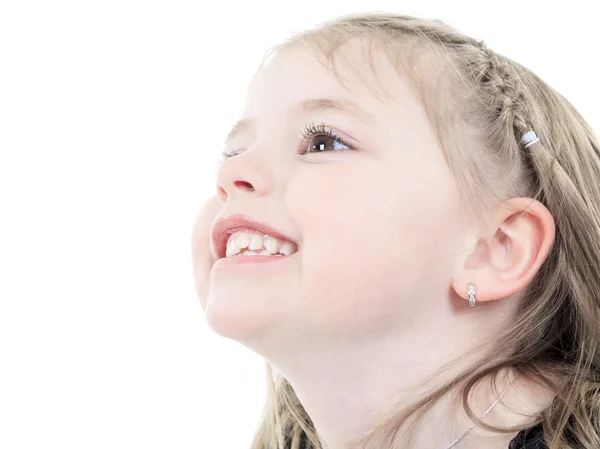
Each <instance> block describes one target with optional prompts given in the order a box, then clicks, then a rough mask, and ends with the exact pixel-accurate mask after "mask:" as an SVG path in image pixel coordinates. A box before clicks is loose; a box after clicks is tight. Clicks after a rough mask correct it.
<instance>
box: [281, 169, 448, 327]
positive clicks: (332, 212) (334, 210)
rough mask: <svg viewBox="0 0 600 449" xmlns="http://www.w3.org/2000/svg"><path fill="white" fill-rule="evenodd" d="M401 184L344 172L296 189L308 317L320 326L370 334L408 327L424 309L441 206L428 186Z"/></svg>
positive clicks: (375, 174)
mask: <svg viewBox="0 0 600 449" xmlns="http://www.w3.org/2000/svg"><path fill="white" fill-rule="evenodd" d="M401 179H403V178H402V177H400V178H399V177H398V176H395V175H391V174H387V175H386V174H385V173H384V172H383V171H382V170H373V173H371V174H369V173H368V172H367V171H366V170H360V171H358V170H357V172H356V173H352V172H350V171H349V172H343V171H341V170H339V171H337V172H336V175H335V176H333V175H332V176H326V177H320V180H319V182H315V180H313V181H312V182H308V181H307V180H303V181H302V183H299V186H300V185H301V186H302V188H300V187H298V189H297V190H291V191H290V198H289V199H290V205H293V206H290V207H292V209H293V211H294V212H295V213H297V215H296V216H295V220H296V221H297V222H298V223H299V228H300V229H302V237H303V243H304V246H303V250H304V255H303V258H302V263H303V267H302V298H301V300H302V303H301V307H306V310H304V311H303V313H302V316H303V317H306V319H307V320H308V321H309V322H311V323H312V325H313V326H314V327H315V328H320V329H323V328H327V331H328V332H338V331H339V332H340V333H344V334H345V335H346V336H351V335H352V334H353V333H354V334H355V335H356V336H357V337H358V336H360V335H363V336H364V335H365V334H368V333H373V332H383V331H385V329H386V328H387V327H389V326H398V325H402V320H407V319H408V318H407V317H409V316H410V313H407V312H411V311H412V310H414V309H417V308H418V301H415V300H414V299H415V298H417V297H418V294H419V293H420V291H421V290H419V289H420V288H421V286H422V284H423V283H424V282H425V281H426V280H424V279H423V278H424V277H427V278H430V277H431V276H432V273H431V270H432V269H434V268H433V267H428V266H427V265H428V263H430V262H428V261H430V260H431V255H432V253H435V248H436V241H435V240H436V234H437V236H438V237H439V230H435V226H434V223H438V226H439V222H440V217H439V214H440V205H439V204H437V203H436V202H435V201H434V200H433V199H432V198H433V197H431V198H430V195H429V191H428V190H427V189H428V187H421V188H419V187H415V185H417V186H418V185H419V184H415V183H414V181H412V180H411V181H408V180H407V184H406V185H405V184H403V181H401ZM356 180H360V182H357V181H356ZM409 182H410V184H408V183H409ZM416 190H418V191H416ZM406 325H407V326H409V325H410V323H406Z"/></svg>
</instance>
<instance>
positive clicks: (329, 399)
mask: <svg viewBox="0 0 600 449" xmlns="http://www.w3.org/2000/svg"><path fill="white" fill-rule="evenodd" d="M344 54H345V55H346V57H349V58H351V60H354V61H356V63H357V64H359V63H360V64H362V65H363V66H366V64H368V62H364V61H362V62H358V61H360V58H361V50H360V47H359V46H358V45H356V42H352V41H351V42H350V43H348V44H346V45H345V47H344ZM352 58H354V59H352ZM373 62H374V63H375V69H376V72H375V73H377V77H378V80H377V81H378V82H379V83H381V85H382V86H384V88H385V89H386V90H387V91H390V92H394V93H395V96H396V98H397V99H399V100H398V101H380V100H379V99H378V98H376V97H375V96H374V95H373V93H372V91H371V90H370V88H369V87H368V86H366V85H365V84H364V82H362V81H361V80H359V79H356V78H355V77H353V75H351V74H350V73H349V72H348V73H346V75H347V76H348V81H349V82H348V86H349V88H350V89H349V90H348V89H347V88H346V87H344V86H343V85H341V84H340V83H339V81H338V80H337V79H336V77H335V75H334V74H333V73H332V72H330V71H329V70H327V69H326V68H325V67H323V66H322V65H321V64H319V62H318V61H317V60H316V59H315V58H314V56H312V55H311V54H310V53H308V52H306V51H305V50H303V49H300V48H296V49H294V50H291V51H289V52H288V53H284V54H282V55H280V56H278V57H277V58H276V59H275V60H273V61H272V62H270V64H269V65H267V66H266V67H265V68H264V69H263V70H262V71H261V72H260V73H259V74H258V75H257V77H256V78H255V79H254V80H253V82H252V84H251V86H250V89H249V90H248V94H247V97H246V102H245V107H244V110H243V113H242V117H241V118H253V119H255V120H256V122H255V123H254V125H253V127H250V128H246V129H245V130H244V131H243V132H241V133H239V134H237V135H236V136H235V137H234V138H233V139H232V140H231V141H230V142H229V146H230V147H231V148H232V149H235V150H237V151H239V154H237V155H236V156H234V157H232V158H230V159H228V160H227V161H226V162H224V163H223V164H222V166H221V167H220V169H219V172H218V178H217V185H216V195H215V196H213V197H212V198H211V199H210V200H209V201H208V202H207V203H206V205H205V206H204V207H203V208H202V210H201V211H200V213H199V214H198V217H197V220H196V222H195V224H194V228H193V235H192V254H193V263H194V279H195V283H196V289H197V293H198V296H199V298H200V302H201V305H202V307H203V309H204V311H205V313H206V317H207V322H208V324H209V326H210V327H211V329H212V330H214V331H215V332H216V333H218V334H219V335H221V336H223V337H226V338H231V339H234V340H236V341H238V342H240V343H242V344H243V345H245V346H246V347H248V348H250V349H251V350H253V351H255V352H256V353H258V354H260V355H261V356H263V357H265V358H266V359H267V360H268V361H270V362H271V363H272V364H273V365H274V366H275V367H276V368H277V370H279V371H280V372H281V373H282V374H283V375H284V376H285V377H286V379H288V381H289V382H290V384H291V385H292V386H293V388H294V390H295V392H296V394H297V395H298V398H299V399H300V401H301V403H302V405H303V406H304V408H305V409H306V411H307V412H308V414H309V415H310V417H311V419H312V420H313V423H314V425H315V427H316V430H317V432H318V434H319V437H320V439H321V441H322V442H323V446H324V447H326V448H328V449H342V448H352V447H355V446H354V445H353V442H354V441H355V440H356V439H357V438H358V437H359V436H360V435H361V433H362V432H365V431H366V430H367V429H368V428H369V427H370V425H372V424H373V423H374V422H375V419H376V415H377V414H378V413H380V412H382V411H384V410H385V409H386V407H388V406H390V405H392V404H393V403H394V402H395V401H398V400H400V401H402V403H404V404H407V403H409V402H411V401H412V400H411V397H413V395H414V394H415V392H416V389H417V386H418V384H419V382H421V381H422V380H423V379H425V378H426V377H428V376H430V375H432V374H433V373H434V372H435V371H436V370H437V369H438V368H440V367H441V366H442V365H444V364H446V363H447V362H450V361H452V360H453V359H455V358H456V357H458V356H460V355H461V354H463V353H465V352H466V351H468V350H469V349H471V348H473V347H474V345H475V344H478V343H480V342H481V341H493V340H494V337H495V335H497V334H498V332H499V331H500V329H503V328H505V327H506V326H507V323H508V322H509V321H510V320H511V317H512V316H513V315H514V313H515V309H516V307H517V305H518V293H519V292H520V291H521V290H522V289H523V288H524V287H525V286H526V285H527V284H528V283H529V281H530V280H531V279H532V278H533V276H534V275H535V274H536V272H537V271H538V269H539V267H540V265H541V264H542V263H543V261H544V260H545V258H546V257H547V255H548V252H549V250H550V248H551V246H552V243H553V241H554V221H553V219H552V216H551V215H550V213H549V212H548V210H547V209H546V208H545V207H544V206H543V205H541V204H540V203H538V202H533V203H530V201H529V199H528V198H513V199H511V200H507V201H505V202H503V203H502V204H499V205H498V207H497V208H495V209H494V210H493V211H492V213H491V214H490V215H489V219H487V220H486V222H485V225H481V224H476V222H475V221H474V220H473V219H471V218H467V217H465V214H464V213H463V207H462V206H461V205H460V204H459V202H458V197H457V194H456V186H455V181H454V178H453V177H452V175H451V173H450V171H449V169H448V167H447V166H446V164H445V162H444V159H443V156H442V152H441V149H440V148H439V146H438V143H437V141H436V139H435V134H434V131H433V129H432V128H431V125H430V124H429V123H428V121H427V119H426V116H425V114H424V112H423V109H422V107H421V105H420V103H419V101H418V99H417V98H416V97H415V96H414V94H413V93H412V92H411V90H410V88H409V84H408V81H407V80H406V79H403V78H402V77H400V76H399V75H398V74H397V72H396V71H395V69H394V68H393V67H392V66H391V65H390V64H389V62H388V60H387V59H386V58H385V57H379V58H373ZM355 67H361V66H360V65H355ZM363 75H364V76H366V77H368V78H369V79H370V80H371V83H373V82H377V81H374V78H373V76H374V75H373V74H372V73H371V72H370V71H369V70H365V71H364V73H363ZM323 97H327V98H337V99H346V100H351V101H353V102H355V103H357V104H358V105H359V106H360V107H361V108H362V109H364V110H365V111H366V112H367V113H368V116H366V117H362V118H353V117H350V116H347V115H344V114H343V113H341V112H338V111H332V110H321V111H304V112H300V111H298V110H294V109H293V107H294V106H295V105H297V104H298V103H299V102H300V101H302V100H305V99H308V98H323ZM311 122H314V123H315V124H317V125H318V124H320V123H325V124H326V129H331V130H332V131H334V133H336V134H337V135H339V136H340V137H342V139H344V140H345V142H346V144H348V145H349V146H350V147H352V149H351V150H344V149H342V150H330V151H326V152H322V153H314V154H313V153H310V154H306V148H307V147H308V146H309V145H307V144H304V143H303V142H302V139H301V138H300V132H301V131H302V129H303V128H304V126H305V125H307V124H310V123H311ZM319 139H320V138H313V139H312V140H313V143H314V140H317V141H319ZM326 142H327V143H328V146H329V145H331V140H326ZM527 206H529V209H528V211H529V214H527V215H526V216H524V217H521V218H519V219H517V220H514V221H511V220H507V219H508V218H509V217H511V216H512V215H513V214H514V213H515V212H517V211H519V210H523V209H525V208H526V207H527ZM232 213H249V214H252V215H254V216H257V217H260V218H261V219H262V220H263V221H266V222H268V223H269V224H271V225H272V226H273V227H275V228H277V229H279V230H280V231H282V232H284V233H285V234H287V235H289V236H290V237H291V238H293V239H294V241H295V242H296V243H298V244H299V245H300V246H301V252H300V253H299V254H298V255H299V256H300V257H298V258H296V259H295V261H294V263H278V264H277V265H276V266H277V268H272V267H271V268H265V267H264V266H263V267H259V266H245V267H238V268H236V269H231V270H220V271H218V272H214V271H211V267H212V264H213V262H214V258H213V256H212V254H211V252H210V247H209V235H210V228H211V224H212V222H213V220H214V219H215V218H216V217H220V216H224V215H229V214H232ZM497 231H498V235H496V233H497ZM274 266H275V265H273V267H274ZM468 282H474V283H475V288H476V296H477V301H478V306H477V307H476V308H470V307H469V305H468V293H467V284H468ZM484 303H485V304H484ZM469 362H473V360H470V361H469V360H467V361H465V363H469ZM460 368H461V366H459V367H457V368H456V370H458V369H460ZM456 372H457V371H456ZM456 372H447V373H446V374H445V377H444V379H450V378H452V375H453V374H456ZM511 379H512V378H511ZM441 380H442V379H441V378H438V379H437V380H436V382H441ZM434 385H435V384H430V385H429V387H433V386H434ZM506 385H508V383H504V384H498V391H499V392H500V393H501V392H502V391H504V388H505V386H506ZM420 392H421V390H420ZM475 392H476V393H475V396H474V397H473V399H472V402H471V404H472V405H473V406H474V407H475V411H476V412H478V415H481V414H482V413H483V411H485V410H486V409H487V408H488V407H489V405H491V403H492V402H493V401H494V399H495V397H496V396H494V395H493V394H492V392H491V391H490V390H488V389H485V388H483V387H482V388H478V389H476V390H475ZM542 394H543V392H542V391H541V390H540V389H538V388H537V387H536V386H533V385H529V384H527V383H526V382H525V381H524V380H523V381H520V382H517V384H516V385H515V388H514V389H513V390H511V391H509V393H507V394H506V395H505V396H504V398H505V399H506V402H507V403H508V404H509V405H511V406H514V407H518V410H519V411H521V412H524V413H536V412H538V411H539V410H541V408H542V407H544V406H545V405H546V403H545V402H542V401H541V399H540V398H542ZM446 398H448V399H446ZM511 398H512V399H511ZM449 399H450V398H449V397H448V396H447V397H445V398H444V399H443V400H442V401H440V402H439V403H438V404H436V406H435V407H434V408H433V409H432V410H431V411H429V412H428V413H427V414H426V415H425V417H424V418H423V420H422V421H421V425H420V426H419V431H418V433H417V437H416V439H415V440H414V441H413V444H411V446H410V447H411V448H412V449H425V448H427V449H432V448H433V449H436V448H439V449H444V448H446V447H447V446H448V445H449V444H450V443H451V442H452V441H453V440H454V438H455V437H458V436H459V435H460V434H461V433H462V432H461V429H466V428H468V427H470V424H471V421H470V420H468V419H467V418H466V417H465V416H463V415H459V416H458V417H457V418H456V419H458V422H457V423H455V422H453V421H452V420H451V412H452V410H453V407H451V405H450V403H449ZM486 420H487V421H488V422H491V423H494V424H498V425H516V424H520V423H527V422H530V420H529V419H527V418H523V417H522V416H519V415H515V414H514V413H511V412H510V411H509V410H508V409H507V408H506V407H503V406H502V405H501V404H498V405H497V406H496V407H495V408H494V409H493V410H492V412H490V414H489V415H487V418H486ZM515 435H516V433H513V434H506V435H500V436H495V438H493V439H490V438H491V436H492V435H491V433H490V432H487V431H483V430H481V429H478V428H476V429H473V430H472V431H471V432H469V433H468V434H467V436H465V437H464V438H463V439H462V440H461V441H460V442H459V444H458V445H457V446H454V447H455V448H465V449H468V448H478V449H480V448H481V447H483V446H482V443H483V444H485V446H484V447H486V448H492V449H494V448H498V449H500V448H507V447H508V442H509V441H510V440H511V439H512V438H513V437H514V436H515Z"/></svg>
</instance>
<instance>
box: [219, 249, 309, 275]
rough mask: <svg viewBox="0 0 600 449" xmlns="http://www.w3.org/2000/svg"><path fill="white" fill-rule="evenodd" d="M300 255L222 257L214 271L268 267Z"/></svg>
mask: <svg viewBox="0 0 600 449" xmlns="http://www.w3.org/2000/svg"><path fill="white" fill-rule="evenodd" d="M296 254H298V251H296V252H295V253H294V254H290V255H289V256H233V257H222V258H221V259H219V260H217V261H216V262H215V263H214V265H213V267H212V271H214V270H216V269H222V268H227V267H236V266H256V265H268V264H274V263H281V262H284V261H289V260H290V259H293V258H294V256H295V255H296Z"/></svg>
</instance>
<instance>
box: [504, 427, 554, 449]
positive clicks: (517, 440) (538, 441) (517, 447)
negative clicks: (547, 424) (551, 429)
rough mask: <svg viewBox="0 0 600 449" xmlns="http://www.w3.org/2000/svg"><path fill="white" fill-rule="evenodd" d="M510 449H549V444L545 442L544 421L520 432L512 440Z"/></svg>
mask: <svg viewBox="0 0 600 449" xmlns="http://www.w3.org/2000/svg"><path fill="white" fill-rule="evenodd" d="M508 449H548V446H546V444H545V443H544V427H543V426H542V423H539V424H538V425H537V426H535V427H531V428H529V429H525V430H522V431H521V432H519V434H518V435H517V436H516V437H514V438H513V439H512V440H511V441H510V444H509V445H508Z"/></svg>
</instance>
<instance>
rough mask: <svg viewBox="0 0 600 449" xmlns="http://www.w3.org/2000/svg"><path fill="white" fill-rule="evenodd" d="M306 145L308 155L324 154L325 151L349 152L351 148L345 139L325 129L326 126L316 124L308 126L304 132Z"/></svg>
mask: <svg viewBox="0 0 600 449" xmlns="http://www.w3.org/2000/svg"><path fill="white" fill-rule="evenodd" d="M302 137H304V145H308V148H306V153H308V154H310V153H323V152H325V151H340V150H342V151H348V150H350V149H351V148H350V146H349V145H347V144H346V143H345V142H344V140H343V139H341V138H340V137H338V136H337V135H336V134H334V133H333V132H332V131H331V130H329V129H326V128H325V124H321V125H319V126H315V124H314V123H311V124H310V125H307V126H306V127H305V128H304V131H303V132H302Z"/></svg>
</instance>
